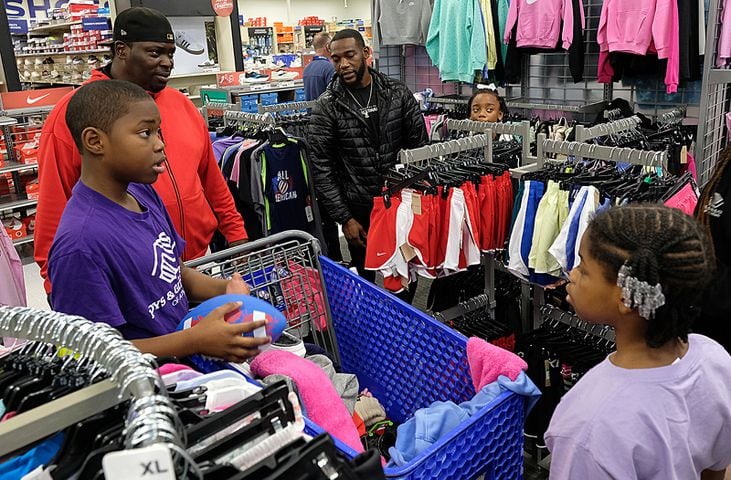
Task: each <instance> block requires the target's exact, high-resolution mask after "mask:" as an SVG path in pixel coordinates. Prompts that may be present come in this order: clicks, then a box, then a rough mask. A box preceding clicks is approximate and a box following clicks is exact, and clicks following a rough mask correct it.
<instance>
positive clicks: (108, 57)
mask: <svg viewBox="0 0 731 480" xmlns="http://www.w3.org/2000/svg"><path fill="white" fill-rule="evenodd" d="M111 61H112V56H111V55H109V54H108V53H105V54H104V58H102V63H103V64H104V65H106V64H107V63H109V62H111Z"/></svg>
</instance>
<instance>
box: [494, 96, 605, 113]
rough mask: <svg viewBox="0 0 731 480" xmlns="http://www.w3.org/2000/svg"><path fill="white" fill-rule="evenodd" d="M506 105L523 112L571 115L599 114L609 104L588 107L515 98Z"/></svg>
mask: <svg viewBox="0 0 731 480" xmlns="http://www.w3.org/2000/svg"><path fill="white" fill-rule="evenodd" d="M505 104H506V105H507V106H508V107H511V108H518V109H522V110H554V111H558V112H571V113H598V112H600V111H601V110H602V109H603V108H604V107H605V106H606V105H607V102H605V101H600V102H594V103H588V104H586V105H578V106H577V105H558V104H550V103H534V102H524V101H523V98H513V99H510V100H506V102H505Z"/></svg>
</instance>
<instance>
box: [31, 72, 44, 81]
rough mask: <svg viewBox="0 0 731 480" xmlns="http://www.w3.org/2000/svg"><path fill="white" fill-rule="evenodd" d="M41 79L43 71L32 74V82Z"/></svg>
mask: <svg viewBox="0 0 731 480" xmlns="http://www.w3.org/2000/svg"><path fill="white" fill-rule="evenodd" d="M40 79H41V72H38V71H34V72H32V73H31V74H30V80H31V82H37V81H39V80H40Z"/></svg>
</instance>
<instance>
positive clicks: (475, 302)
mask: <svg viewBox="0 0 731 480" xmlns="http://www.w3.org/2000/svg"><path fill="white" fill-rule="evenodd" d="M491 303H492V304H493V305H491ZM494 303H495V299H493V300H492V302H490V297H488V295H487V294H485V293H481V294H479V295H477V296H475V297H472V298H470V299H468V300H465V301H463V302H459V303H458V304H457V305H455V306H454V307H450V308H448V309H446V310H442V311H441V312H437V313H435V314H434V318H436V319H437V320H439V321H440V322H442V323H448V322H450V321H452V320H454V319H455V318H458V317H461V316H462V315H465V314H467V313H470V312H474V311H475V310H479V309H480V308H484V307H486V306H488V305H490V306H491V308H495V305H494Z"/></svg>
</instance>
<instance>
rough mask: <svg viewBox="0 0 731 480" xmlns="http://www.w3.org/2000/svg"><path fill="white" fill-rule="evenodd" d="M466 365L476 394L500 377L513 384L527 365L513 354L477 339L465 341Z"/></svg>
mask: <svg viewBox="0 0 731 480" xmlns="http://www.w3.org/2000/svg"><path fill="white" fill-rule="evenodd" d="M467 363H469V365H470V374H471V375H472V384H473V385H474V386H475V391H476V392H479V391H480V390H482V387H484V386H485V385H489V384H491V383H492V382H494V381H496V380H497V379H498V377H499V376H500V375H505V376H506V377H508V378H510V380H511V381H513V382H514V381H515V379H516V378H518V375H520V372H523V371H525V370H527V369H528V364H527V363H525V361H524V360H523V359H522V358H520V357H519V356H517V355H516V354H514V353H513V352H509V351H507V350H505V349H503V348H500V347H498V346H495V345H492V344H491V343H488V342H486V341H484V340H482V339H481V338H477V337H472V338H470V339H469V340H467Z"/></svg>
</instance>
